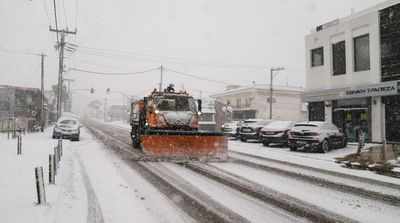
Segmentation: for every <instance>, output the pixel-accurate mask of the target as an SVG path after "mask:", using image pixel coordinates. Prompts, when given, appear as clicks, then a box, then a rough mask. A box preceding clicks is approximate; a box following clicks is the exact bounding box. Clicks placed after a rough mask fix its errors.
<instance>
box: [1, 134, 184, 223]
mask: <svg viewBox="0 0 400 223" xmlns="http://www.w3.org/2000/svg"><path fill="white" fill-rule="evenodd" d="M51 131H52V129H51V128H50V129H46V131H45V132H44V133H31V134H27V135H23V136H22V140H23V141H22V155H17V140H16V139H11V138H10V140H7V134H0V193H1V199H0V216H1V221H2V222H21V223H24V222H41V223H42V222H45V223H46V222H74V223H75V222H103V221H104V222H132V221H135V222H160V221H164V222H185V221H188V218H187V216H185V214H183V213H181V212H180V211H179V210H176V208H175V207H174V206H173V205H171V202H170V201H168V200H167V199H165V198H164V197H163V196H162V195H161V194H160V193H159V192H158V191H157V190H156V189H154V188H153V187H152V186H151V185H149V184H148V183H147V182H146V181H145V180H144V179H143V178H142V177H141V176H139V175H138V174H137V173H135V171H133V170H132V169H131V168H130V167H128V166H127V165H126V164H125V163H123V162H121V161H120V160H119V159H117V158H115V157H114V156H113V155H112V154H110V153H108V152H107V151H106V150H105V149H103V148H102V145H101V144H99V143H98V142H97V141H96V140H94V139H93V138H92V136H91V135H89V134H88V133H87V132H86V131H85V129H84V128H83V129H82V132H81V141H79V142H71V141H69V140H63V156H62V158H61V161H60V168H59V169H58V172H57V176H56V185H50V184H49V178H48V176H49V173H48V169H49V168H48V159H49V154H53V153H54V147H55V146H56V145H57V140H53V139H51ZM39 166H42V167H43V171H44V173H43V174H44V182H45V190H46V200H47V204H46V205H37V204H36V202H37V197H36V184H35V177H34V168H35V167H39Z"/></svg>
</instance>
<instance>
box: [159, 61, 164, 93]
mask: <svg viewBox="0 0 400 223" xmlns="http://www.w3.org/2000/svg"><path fill="white" fill-rule="evenodd" d="M163 70H164V67H163V65H161V67H160V88H159V89H158V90H159V91H160V92H161V91H162V78H163V77H162V76H163Z"/></svg>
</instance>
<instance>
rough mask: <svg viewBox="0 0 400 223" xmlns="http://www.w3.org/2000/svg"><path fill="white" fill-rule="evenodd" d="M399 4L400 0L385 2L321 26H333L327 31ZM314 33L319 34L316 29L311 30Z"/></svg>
mask: <svg viewBox="0 0 400 223" xmlns="http://www.w3.org/2000/svg"><path fill="white" fill-rule="evenodd" d="M399 3H400V0H388V1H384V2H382V3H379V4H377V5H374V6H372V7H369V8H367V9H364V10H362V11H359V12H356V13H353V14H351V15H348V16H346V17H343V18H340V19H335V20H333V21H330V22H327V23H325V24H321V26H323V25H327V24H331V25H329V27H326V28H324V30H325V29H329V28H330V27H334V26H335V25H338V24H341V23H343V22H347V21H351V20H353V19H356V18H359V17H361V16H364V15H366V14H369V13H372V12H376V11H379V10H382V9H384V8H387V7H390V6H393V5H395V4H399ZM314 33H317V31H316V30H315V29H312V30H311V34H314Z"/></svg>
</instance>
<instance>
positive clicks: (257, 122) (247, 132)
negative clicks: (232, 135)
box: [239, 119, 273, 142]
mask: <svg viewBox="0 0 400 223" xmlns="http://www.w3.org/2000/svg"><path fill="white" fill-rule="evenodd" d="M271 122H273V121H272V120H264V119H247V120H245V121H244V122H243V125H241V126H240V128H239V139H240V141H242V142H246V141H247V140H248V139H256V140H261V139H260V131H261V129H262V128H263V127H264V126H266V125H268V124H270V123H271Z"/></svg>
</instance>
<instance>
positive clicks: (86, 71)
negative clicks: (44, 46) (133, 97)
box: [68, 67, 160, 75]
mask: <svg viewBox="0 0 400 223" xmlns="http://www.w3.org/2000/svg"><path fill="white" fill-rule="evenodd" d="M159 69H160V68H159V67H157V68H154V69H150V70H144V71H137V72H128V73H115V72H100V71H91V70H82V69H77V68H69V69H68V70H75V71H78V72H83V73H90V74H100V75H138V74H144V73H148V72H151V71H155V70H159Z"/></svg>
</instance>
